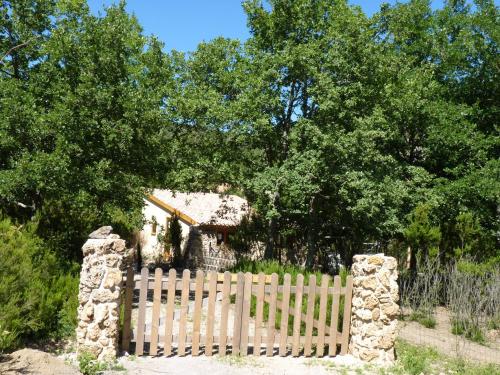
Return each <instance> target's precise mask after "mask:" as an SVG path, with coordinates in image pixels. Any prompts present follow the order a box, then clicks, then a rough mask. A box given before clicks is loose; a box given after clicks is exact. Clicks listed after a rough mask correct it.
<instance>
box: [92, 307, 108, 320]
mask: <svg viewBox="0 0 500 375" xmlns="http://www.w3.org/2000/svg"><path fill="white" fill-rule="evenodd" d="M94 317H95V321H96V323H98V324H100V323H102V322H103V321H104V320H105V319H106V318H107V317H108V306H107V305H105V304H100V305H97V306H96V307H95V309H94Z"/></svg>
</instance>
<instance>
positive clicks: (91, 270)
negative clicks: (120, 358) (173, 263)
mask: <svg viewBox="0 0 500 375" xmlns="http://www.w3.org/2000/svg"><path fill="white" fill-rule="evenodd" d="M112 232H113V228H111V227H109V226H107V227H101V228H99V229H98V230H96V231H95V232H92V233H91V234H90V235H89V239H88V240H87V242H85V244H84V245H83V247H82V251H83V257H84V258H83V264H82V271H81V274H80V290H79V294H78V300H79V307H78V327H77V328H76V338H77V352H78V353H83V352H87V353H91V354H93V355H94V356H95V357H97V358H98V359H99V360H112V359H114V358H115V357H116V353H117V350H118V337H119V315H120V290H121V284H122V271H123V269H124V267H125V265H126V260H127V259H128V258H129V255H131V252H130V251H128V250H127V248H126V246H125V240H122V239H120V237H119V236H118V235H117V234H113V233H112Z"/></svg>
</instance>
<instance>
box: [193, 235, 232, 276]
mask: <svg viewBox="0 0 500 375" xmlns="http://www.w3.org/2000/svg"><path fill="white" fill-rule="evenodd" d="M187 251H188V252H189V254H188V263H189V267H190V268H193V269H202V270H205V271H218V272H221V271H225V270H227V269H229V268H231V267H232V266H234V265H235V264H236V257H235V254H234V250H232V249H231V248H230V247H227V246H225V245H217V236H216V233H215V232H214V231H210V230H205V229H200V228H197V227H192V228H191V232H190V238H189V241H188V246H187Z"/></svg>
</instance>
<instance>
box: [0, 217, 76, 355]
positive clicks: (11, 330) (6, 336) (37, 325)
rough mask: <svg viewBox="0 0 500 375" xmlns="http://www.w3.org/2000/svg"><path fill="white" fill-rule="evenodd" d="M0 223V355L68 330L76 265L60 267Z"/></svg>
mask: <svg viewBox="0 0 500 375" xmlns="http://www.w3.org/2000/svg"><path fill="white" fill-rule="evenodd" d="M35 229H36V228H35V227H34V225H29V226H27V227H17V226H16V225H14V224H13V223H12V222H11V221H10V220H9V219H0V259H1V260H2V261H1V262H0V322H1V323H0V352H3V351H7V350H11V349H14V348H16V347H17V346H18V345H20V344H21V343H23V342H25V341H28V340H30V341H36V340H43V339H49V338H50V339H56V338H61V337H66V336H68V335H70V334H72V333H73V332H74V328H75V325H76V308H77V304H78V277H77V274H76V271H77V269H78V268H77V266H75V265H69V266H68V265H62V264H61V263H60V262H59V261H58V259H57V258H56V256H55V255H54V254H53V253H52V252H51V251H49V250H47V249H46V248H45V246H44V244H43V242H42V241H41V240H40V239H39V238H38V237H37V236H36V235H35V234H34V231H35Z"/></svg>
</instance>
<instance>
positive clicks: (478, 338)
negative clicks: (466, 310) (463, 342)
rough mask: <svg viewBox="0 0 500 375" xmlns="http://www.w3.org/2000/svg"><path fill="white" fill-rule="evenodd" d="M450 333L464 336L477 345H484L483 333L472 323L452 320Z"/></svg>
mask: <svg viewBox="0 0 500 375" xmlns="http://www.w3.org/2000/svg"><path fill="white" fill-rule="evenodd" d="M451 333H453V334H454V335H464V336H465V337H466V338H468V339H469V340H472V341H474V342H477V343H479V344H485V343H486V338H485V337H484V334H483V331H482V330H481V328H480V327H478V326H477V325H476V324H475V322H473V321H467V320H459V319H452V320H451Z"/></svg>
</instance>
